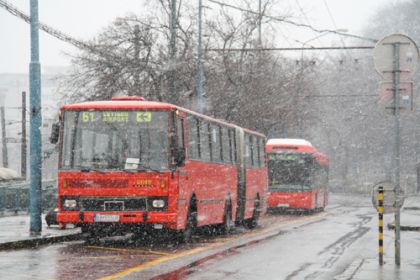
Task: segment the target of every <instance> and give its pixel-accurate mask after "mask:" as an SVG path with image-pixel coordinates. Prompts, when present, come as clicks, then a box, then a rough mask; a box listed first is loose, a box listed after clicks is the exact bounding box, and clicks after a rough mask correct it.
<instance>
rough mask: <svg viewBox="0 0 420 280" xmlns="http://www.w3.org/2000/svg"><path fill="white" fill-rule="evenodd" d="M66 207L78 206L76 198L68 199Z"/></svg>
mask: <svg viewBox="0 0 420 280" xmlns="http://www.w3.org/2000/svg"><path fill="white" fill-rule="evenodd" d="M63 206H64V208H76V207H77V201H76V200H75V199H66V200H64V204H63Z"/></svg>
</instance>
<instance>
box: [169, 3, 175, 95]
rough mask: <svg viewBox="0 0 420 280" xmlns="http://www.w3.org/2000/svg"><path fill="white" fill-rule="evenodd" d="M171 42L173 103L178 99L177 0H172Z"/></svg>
mask: <svg viewBox="0 0 420 280" xmlns="http://www.w3.org/2000/svg"><path fill="white" fill-rule="evenodd" d="M169 25H170V33H171V37H170V43H169V54H170V70H169V71H170V73H169V92H170V97H169V100H170V101H171V103H175V101H176V78H175V67H176V61H175V55H176V0H172V1H171V15H170V24H169Z"/></svg>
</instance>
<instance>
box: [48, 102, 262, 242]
mask: <svg viewBox="0 0 420 280" xmlns="http://www.w3.org/2000/svg"><path fill="white" fill-rule="evenodd" d="M51 140H52V142H59V144H60V145H59V146H60V163H59V172H58V209H59V211H58V215H57V220H58V222H59V223H60V226H62V227H63V226H65V225H66V224H75V225H77V226H81V228H82V232H85V233H90V234H91V235H93V233H94V232H96V231H117V229H118V231H124V232H125V231H127V230H129V231H134V232H142V231H143V230H146V229H148V228H152V229H153V228H154V229H169V230H173V231H176V232H179V233H181V236H182V237H183V239H184V240H188V239H189V238H190V237H191V233H192V231H193V230H194V229H195V228H196V227H201V226H205V225H216V224H219V225H220V227H221V229H222V230H223V231H224V232H228V231H229V230H230V229H231V227H233V226H234V225H235V224H245V225H247V226H249V227H251V228H252V227H255V226H256V225H257V222H258V218H259V215H260V213H261V212H263V211H265V209H266V206H265V202H264V200H263V198H264V197H265V195H266V189H267V167H266V163H265V149H264V143H265V141H266V139H265V136H264V135H262V134H260V133H257V132H253V131H250V130H247V129H243V128H240V127H238V126H235V125H233V124H229V123H226V122H223V121H221V120H217V119H213V118H210V117H207V116H204V115H201V114H198V113H195V112H192V111H190V110H187V109H184V108H181V107H178V106H175V105H172V104H168V103H161V102H150V101H144V99H143V98H141V97H127V96H124V97H122V96H120V97H114V98H112V100H108V101H94V102H85V103H79V104H72V105H65V106H62V107H61V116H60V124H59V125H56V126H55V128H54V130H53V133H52V136H51Z"/></svg>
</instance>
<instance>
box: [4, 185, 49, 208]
mask: <svg viewBox="0 0 420 280" xmlns="http://www.w3.org/2000/svg"><path fill="white" fill-rule="evenodd" d="M29 188H30V183H29V182H16V181H15V182H4V183H0V211H5V210H6V211H14V212H16V213H17V212H18V211H24V210H28V207H29ZM56 204H57V180H46V181H42V210H48V209H50V208H52V207H55V206H56Z"/></svg>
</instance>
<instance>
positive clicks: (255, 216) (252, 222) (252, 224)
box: [244, 197, 261, 229]
mask: <svg viewBox="0 0 420 280" xmlns="http://www.w3.org/2000/svg"><path fill="white" fill-rule="evenodd" d="M260 212H261V209H260V199H259V198H258V197H257V198H256V199H255V204H254V212H253V213H252V217H251V218H250V219H247V220H245V221H244V225H245V227H247V228H249V229H253V228H256V227H257V226H258V221H259V219H260Z"/></svg>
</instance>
